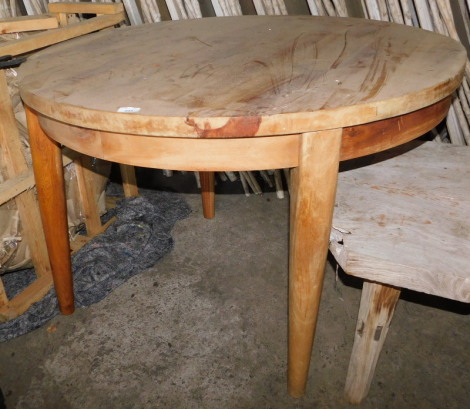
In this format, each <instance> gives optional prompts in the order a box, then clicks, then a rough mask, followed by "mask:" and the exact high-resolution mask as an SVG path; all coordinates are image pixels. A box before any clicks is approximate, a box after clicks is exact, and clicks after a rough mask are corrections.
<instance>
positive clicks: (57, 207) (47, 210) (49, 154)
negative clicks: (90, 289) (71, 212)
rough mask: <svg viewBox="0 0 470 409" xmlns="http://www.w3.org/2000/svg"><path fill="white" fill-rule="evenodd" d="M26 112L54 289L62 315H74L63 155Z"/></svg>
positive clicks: (29, 111)
mask: <svg viewBox="0 0 470 409" xmlns="http://www.w3.org/2000/svg"><path fill="white" fill-rule="evenodd" d="M25 108H26V118H27V122H28V132H29V143H30V146H31V155H32V157H33V169H34V175H35V178H36V187H37V191H38V200H39V208H40V211H41V219H42V224H43V228H44V233H45V237H46V244H47V250H48V253H49V259H50V261H51V267H52V276H53V278H54V286H55V290H56V293H57V299H58V301H59V308H60V311H61V313H62V314H71V313H72V312H73V311H74V309H75V306H74V295H73V280H72V268H71V262H70V244H69V237H68V225H67V207H66V199H65V184H64V174H63V165H62V152H61V149H60V146H59V144H58V143H57V142H55V141H54V140H52V139H51V138H49V137H48V136H47V135H46V134H45V133H44V131H43V130H42V128H41V126H40V124H39V120H38V117H37V114H36V113H35V112H34V111H32V110H31V109H30V108H29V107H25Z"/></svg>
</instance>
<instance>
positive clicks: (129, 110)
mask: <svg viewBox="0 0 470 409" xmlns="http://www.w3.org/2000/svg"><path fill="white" fill-rule="evenodd" d="M117 111H118V112H124V113H126V114H135V113H136V112H139V111H140V108H138V107H121V108H119V109H118V110H117Z"/></svg>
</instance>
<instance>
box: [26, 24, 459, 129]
mask: <svg viewBox="0 0 470 409" xmlns="http://www.w3.org/2000/svg"><path fill="white" fill-rule="evenodd" d="M465 61H466V52H465V50H464V48H463V47H462V46H461V45H460V44H459V43H457V42H456V41H454V40H452V39H450V38H448V37H444V36H441V35H438V34H435V33H432V32H429V31H424V30H421V29H417V28H412V27H407V26H403V25H397V24H392V23H385V22H378V21H371V20H364V19H351V18H329V17H312V16H243V17H217V18H203V19H194V20H180V21H170V22H161V23H156V24H145V25H140V26H133V27H125V28H119V29H113V30H105V31H102V32H99V33H95V34H92V35H88V36H85V37H81V38H78V39H74V40H70V41H67V42H65V43H62V44H59V45H56V46H53V47H50V48H48V49H46V50H43V51H41V52H39V53H37V54H35V55H33V56H32V57H29V58H28V61H27V62H26V63H25V64H23V66H22V67H21V68H20V89H21V95H22V97H23V99H24V101H25V102H26V103H27V104H28V105H29V106H30V107H32V108H33V109H35V110H36V111H38V112H39V113H41V114H43V115H45V116H48V117H51V118H53V119H57V120H59V121H62V122H65V123H69V124H72V125H77V126H82V127H86V128H90V129H97V130H104V131H110V132H124V133H131V134H132V133H134V134H142V135H157V136H180V137H200V138H219V137H222V138H225V137H244V136H255V135H278V134H288V133H300V132H309V131H315V130H321V129H329V128H336V127H344V126H352V125H357V124H362V123H367V122H372V121H376V120H380V119H384V118H388V117H392V116H397V115H401V114H404V113H407V112H411V111H414V110H417V109H420V108H422V107H425V106H428V105H430V104H433V103H434V102H437V101H439V100H440V99H442V98H444V97H445V96H447V95H449V94H450V93H451V92H452V91H454V90H455V89H456V88H457V86H458V85H459V83H460V81H461V78H462V75H463V69H464V64H465Z"/></svg>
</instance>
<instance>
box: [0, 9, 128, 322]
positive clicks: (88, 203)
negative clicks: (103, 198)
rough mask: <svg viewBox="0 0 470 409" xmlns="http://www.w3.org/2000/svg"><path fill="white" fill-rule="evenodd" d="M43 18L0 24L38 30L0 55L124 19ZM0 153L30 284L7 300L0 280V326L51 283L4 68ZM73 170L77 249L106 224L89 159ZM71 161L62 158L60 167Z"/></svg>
mask: <svg viewBox="0 0 470 409" xmlns="http://www.w3.org/2000/svg"><path fill="white" fill-rule="evenodd" d="M48 11H49V14H47V15H41V16H28V17H20V18H15V19H7V20H0V32H2V33H11V32H20V31H35V30H42V31H41V32H39V33H35V34H32V35H30V36H28V37H25V38H22V39H19V40H13V41H9V42H7V43H4V44H3V45H0V56H3V55H11V56H18V55H21V54H24V53H29V52H31V51H34V50H37V49H40V48H43V47H46V46H49V45H52V44H56V43H59V42H61V41H65V40H68V39H71V38H74V37H78V36H81V35H84V34H88V33H91V32H93V31H97V30H102V29H105V28H109V27H113V26H115V25H116V24H119V23H121V22H122V21H123V20H124V19H125V14H124V10H123V6H122V4H121V3H106V4H104V3H52V4H49V10H48ZM77 13H86V14H96V17H93V18H90V19H88V20H84V21H81V22H74V23H71V24H69V21H71V19H70V16H71V15H75V14H77ZM0 71H1V72H0V118H1V121H0V147H1V149H0V155H1V158H2V160H3V163H4V166H5V173H6V175H5V178H6V181H5V182H4V183H2V184H1V185H0V204H3V203H5V202H7V201H9V200H15V202H16V206H17V208H18V211H19V215H20V219H21V223H22V226H23V236H24V237H23V240H25V241H26V242H27V243H28V245H29V248H30V252H31V258H32V263H33V265H34V269H35V272H36V277H37V278H36V280H35V281H34V282H33V283H32V284H31V285H29V286H28V287H27V288H25V289H24V290H23V291H22V292H20V293H19V294H18V295H16V296H15V297H13V298H12V299H9V298H8V296H7V294H6V292H5V288H4V286H3V283H2V281H1V279H0V322H4V321H8V320H10V319H12V318H15V317H17V316H19V315H21V314H22V313H23V312H25V311H26V310H27V309H28V308H29V307H30V306H31V304H33V303H35V302H37V301H39V300H40V299H42V298H43V297H44V296H45V295H46V294H47V292H48V291H49V290H50V289H51V287H52V285H53V280H52V272H51V266H50V263H49V256H48V252H47V248H46V244H45V240H44V233H43V230H42V223H41V217H40V212H39V208H38V203H37V200H36V197H35V193H34V190H33V189H32V188H33V187H34V185H35V181H34V175H33V171H32V169H31V168H30V167H29V166H28V164H27V162H26V159H25V155H24V152H23V147H22V145H21V141H20V134H19V130H18V127H17V125H16V120H15V115H14V112H13V107H12V103H11V98H10V95H9V93H8V87H7V82H6V78H5V73H4V70H0ZM73 160H74V162H75V169H76V172H77V182H78V186H79V192H80V200H81V202H82V207H83V211H84V213H85V224H86V227H87V232H88V237H86V238H85V239H81V240H79V243H72V244H71V247H72V248H73V249H74V250H77V249H78V248H79V247H80V245H83V244H84V243H85V242H86V241H87V240H89V239H90V238H91V237H94V236H96V235H97V234H99V233H101V232H102V231H103V230H104V229H105V228H106V227H107V225H108V224H107V225H104V226H103V225H101V221H100V217H99V212H98V206H97V203H96V198H95V196H94V194H93V191H92V186H93V183H94V180H93V179H94V178H95V177H96V176H95V174H94V173H93V171H92V170H91V166H90V162H89V161H90V159H89V158H83V157H80V156H77V157H75V158H74V159H73ZM70 162H71V159H70V158H68V159H66V160H65V161H64V165H67V164H68V163H70ZM126 170H127V182H128V185H129V186H130V187H128V189H127V195H132V194H136V193H137V191H136V187H135V179H133V169H130V170H129V169H126Z"/></svg>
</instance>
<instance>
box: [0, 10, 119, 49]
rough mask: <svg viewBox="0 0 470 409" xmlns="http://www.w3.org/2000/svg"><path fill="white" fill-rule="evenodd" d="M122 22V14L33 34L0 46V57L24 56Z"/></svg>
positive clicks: (104, 16) (95, 18)
mask: <svg viewBox="0 0 470 409" xmlns="http://www.w3.org/2000/svg"><path fill="white" fill-rule="evenodd" d="M123 20H124V13H123V12H121V13H118V14H109V15H103V16H97V17H93V18H91V19H89V20H86V21H81V22H79V23H74V24H70V25H69V26H67V27H63V28H57V29H54V30H49V31H45V32H43V33H38V34H34V35H32V36H29V37H27V38H23V39H21V40H17V41H9V42H8V43H6V44H5V45H2V46H0V55H19V54H24V53H27V52H30V51H33V50H37V49H39V48H43V47H47V46H48V45H52V44H56V43H60V42H61V41H65V40H69V39H71V38H75V37H79V36H81V35H84V34H88V33H92V32H93V31H98V30H101V29H103V28H106V27H110V26H113V25H115V24H118V23H120V22H121V21H123Z"/></svg>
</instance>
